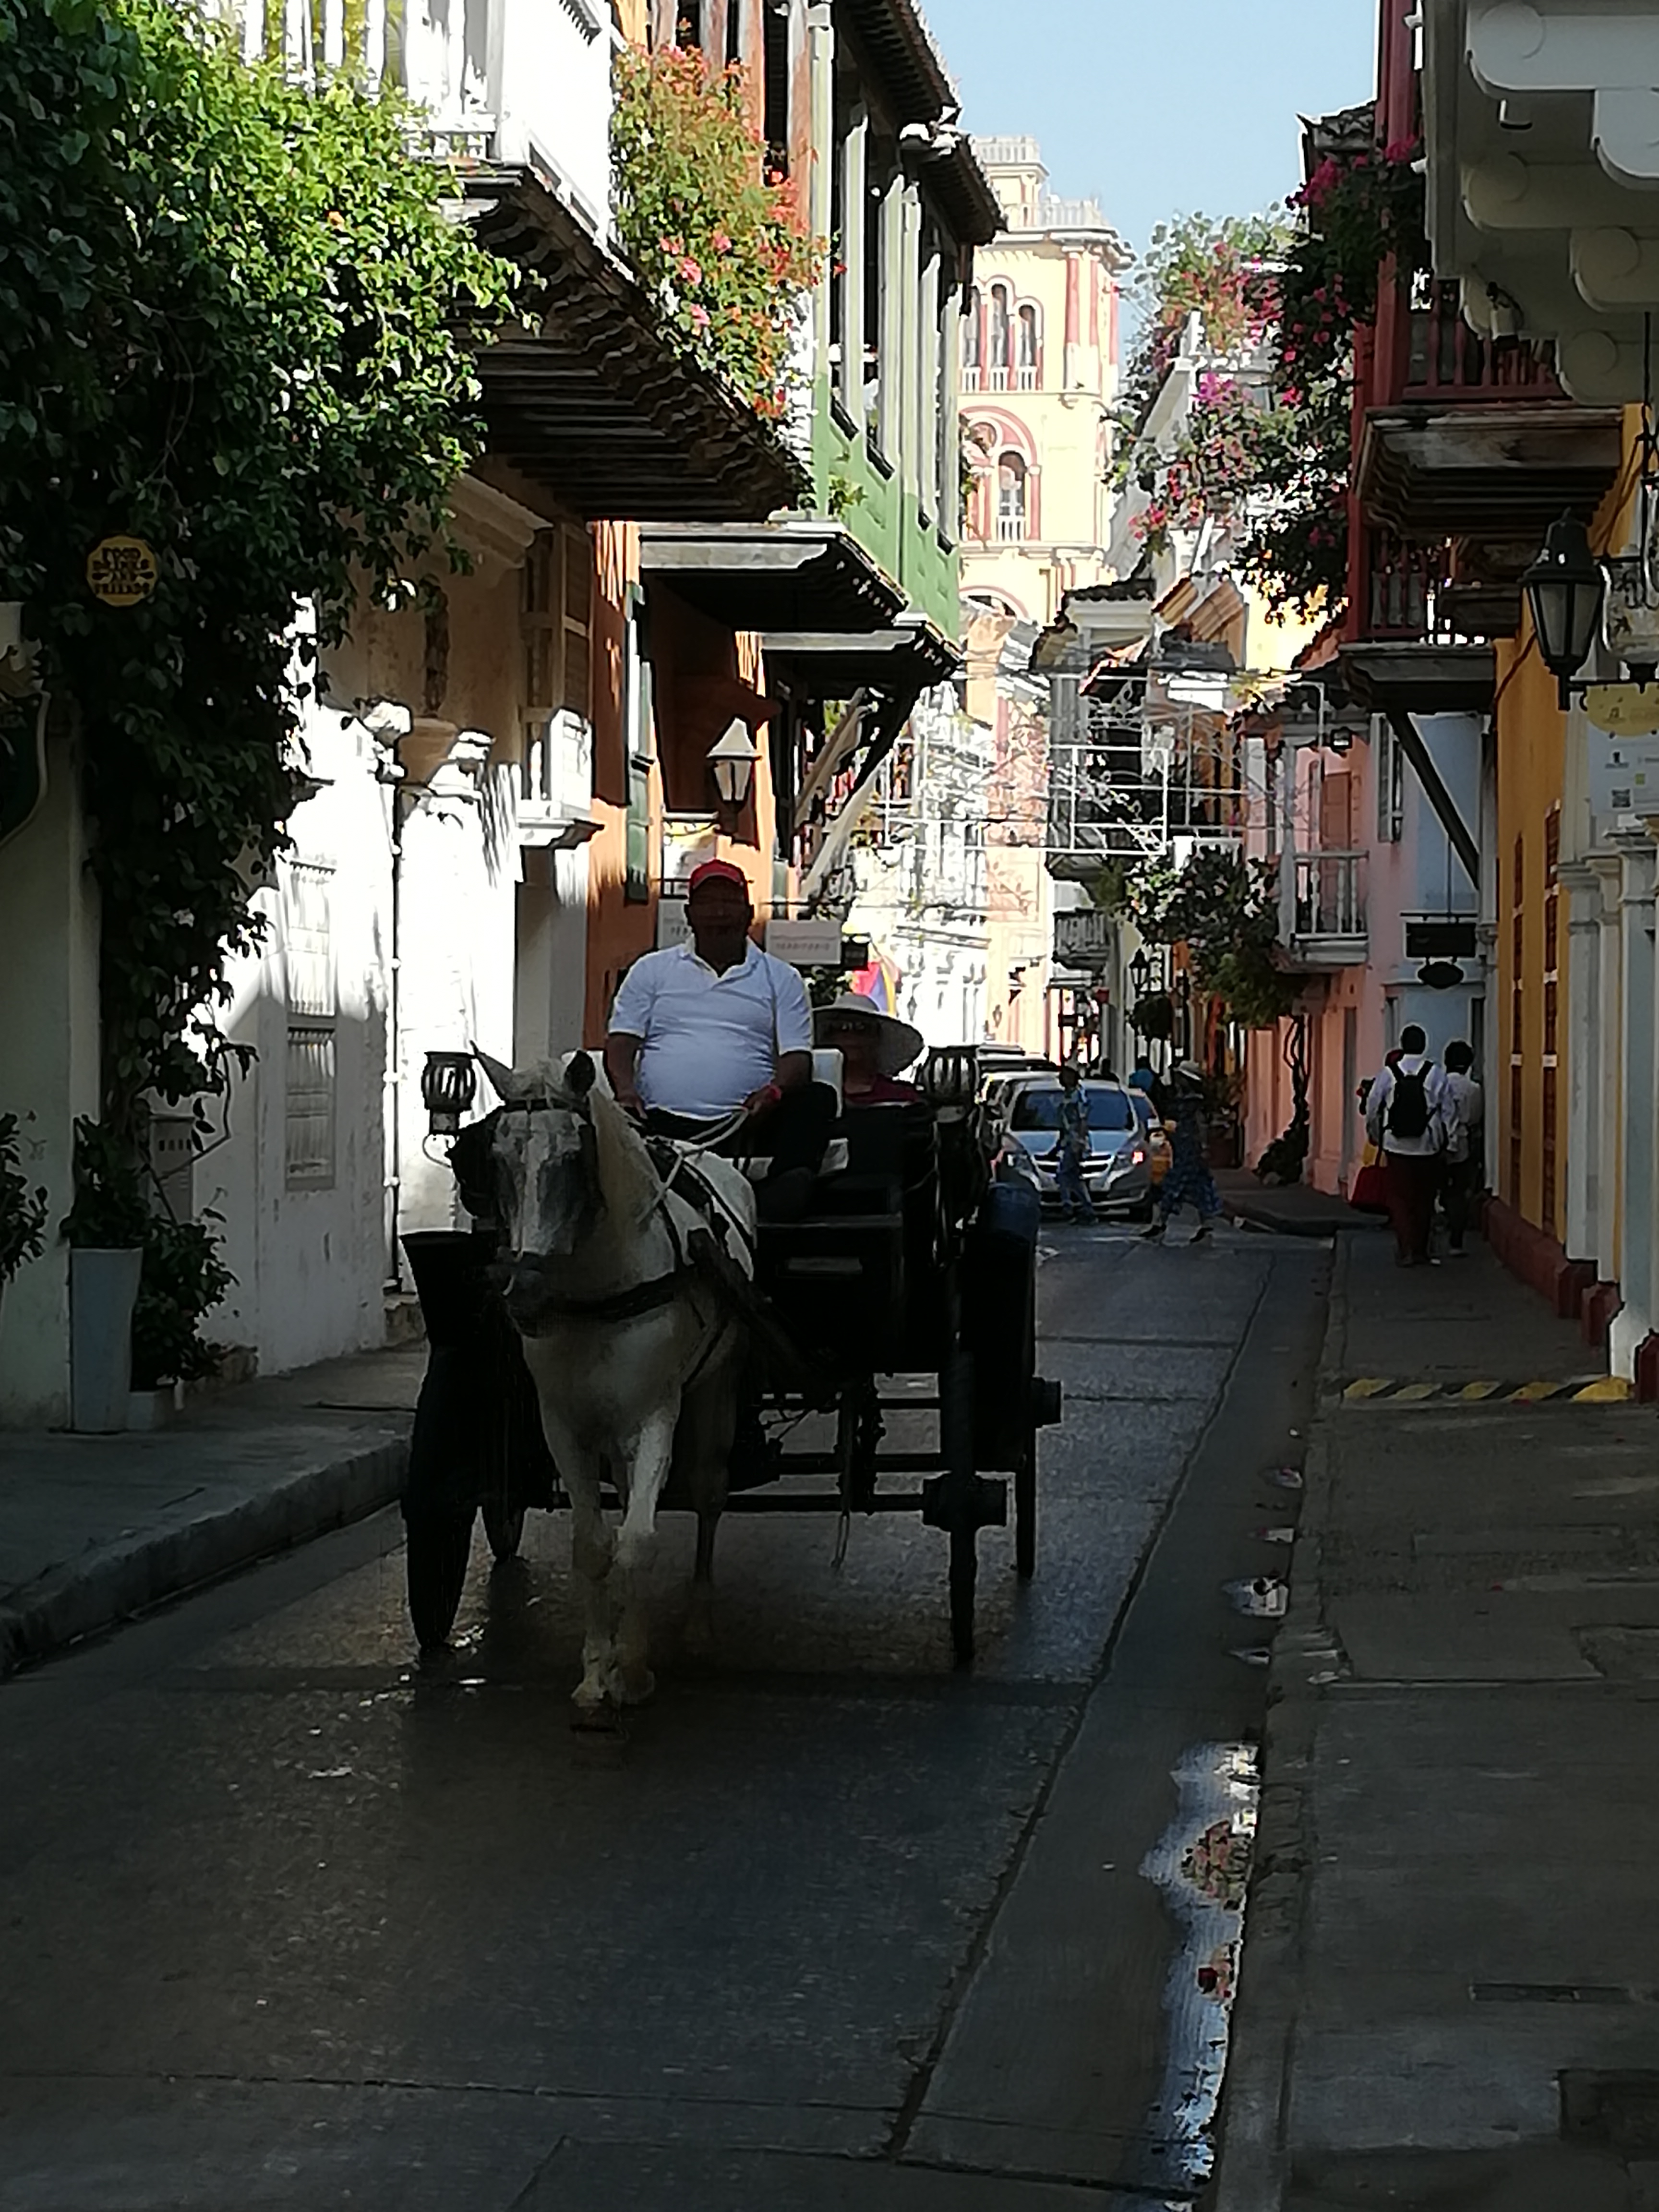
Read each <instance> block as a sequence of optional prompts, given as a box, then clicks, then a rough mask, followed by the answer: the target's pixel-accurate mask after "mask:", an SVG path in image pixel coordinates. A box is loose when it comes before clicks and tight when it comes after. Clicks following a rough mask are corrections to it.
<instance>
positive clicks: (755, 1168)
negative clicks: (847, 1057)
mask: <svg viewBox="0 0 1659 2212" xmlns="http://www.w3.org/2000/svg"><path fill="white" fill-rule="evenodd" d="M841 1073H842V1060H841V1054H840V1051H839V1050H838V1049H837V1048H834V1047H830V1046H819V1047H818V1048H817V1049H816V1050H815V1051H814V1052H813V1054H812V1080H813V1082H814V1083H822V1084H823V1085H825V1086H826V1088H827V1089H829V1090H830V1091H834V1092H835V1094H836V1119H837V1120H839V1119H840V1117H841V1115H842V1113H843V1111H844V1110H845V1109H846V1104H847V1101H846V1099H845V1097H843V1095H842V1087H841ZM848 1158H849V1154H848V1146H847V1139H846V1138H845V1137H831V1138H830V1139H829V1144H828V1145H827V1146H825V1148H824V1154H823V1164H822V1166H821V1167H820V1168H819V1170H818V1177H819V1180H820V1181H822V1180H823V1178H824V1177H825V1176H836V1175H845V1174H846V1172H847V1169H848ZM738 1165H739V1166H740V1167H741V1168H742V1170H743V1171H744V1175H746V1176H748V1178H749V1180H750V1182H765V1180H766V1178H767V1176H769V1175H770V1174H771V1172H772V1162H771V1160H770V1158H769V1156H768V1155H767V1154H765V1153H763V1152H761V1153H756V1154H754V1155H753V1156H752V1157H751V1158H748V1159H744V1160H740V1161H739V1162H738Z"/></svg>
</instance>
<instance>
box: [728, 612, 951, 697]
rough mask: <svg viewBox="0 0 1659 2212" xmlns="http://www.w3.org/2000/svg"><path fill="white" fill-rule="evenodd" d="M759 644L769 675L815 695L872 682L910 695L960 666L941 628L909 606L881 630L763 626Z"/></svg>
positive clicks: (843, 692)
mask: <svg viewBox="0 0 1659 2212" xmlns="http://www.w3.org/2000/svg"><path fill="white" fill-rule="evenodd" d="M761 644H762V646H763V648H764V650H765V653H766V667H767V673H768V676H769V677H772V676H778V677H781V678H783V679H784V680H785V681H787V682H791V683H793V684H799V686H800V687H801V688H802V689H803V690H806V691H808V692H810V693H811V696H813V697H814V698H817V699H846V698H849V697H850V696H852V694H853V693H854V691H856V690H860V687H863V688H866V689H867V688H871V687H873V688H875V689H878V690H882V691H885V692H889V693H893V692H899V691H907V692H908V694H909V696H910V697H911V698H912V700H914V699H915V698H916V697H917V696H919V695H920V694H921V692H923V691H925V690H927V687H928V686H929V684H948V683H949V682H950V681H951V678H952V677H954V676H956V675H957V674H958V673H959V671H960V670H961V668H962V665H963V663H962V654H961V653H960V651H959V650H958V648H957V647H956V646H954V645H952V644H951V641H950V639H949V638H948V637H946V636H945V633H944V631H943V630H941V629H936V628H935V627H934V625H933V623H931V622H929V621H928V619H927V616H926V615H922V614H917V613H915V611H911V612H908V613H906V614H902V615H900V616H899V617H898V618H897V620H896V622H894V623H890V625H889V626H888V627H887V628H886V629H867V630H829V629H810V630H767V631H764V632H763V634H762V637H761ZM907 711H908V710H907Z"/></svg>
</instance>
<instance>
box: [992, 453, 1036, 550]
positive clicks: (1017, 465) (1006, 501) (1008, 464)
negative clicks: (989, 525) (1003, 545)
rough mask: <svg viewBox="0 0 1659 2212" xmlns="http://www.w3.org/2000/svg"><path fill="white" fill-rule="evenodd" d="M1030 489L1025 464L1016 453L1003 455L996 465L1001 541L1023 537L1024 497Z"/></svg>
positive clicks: (998, 525)
mask: <svg viewBox="0 0 1659 2212" xmlns="http://www.w3.org/2000/svg"><path fill="white" fill-rule="evenodd" d="M1029 489H1030V486H1029V483H1028V482H1027V477H1026V471H1025V462H1024V457H1023V456H1022V455H1020V454H1018V453H1004V454H1003V456H1002V458H1001V459H1000V460H999V462H998V463H997V536H998V537H999V538H1003V539H1010V538H1024V535H1025V508H1026V495H1027V492H1028V490H1029Z"/></svg>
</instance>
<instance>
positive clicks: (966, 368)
mask: <svg viewBox="0 0 1659 2212" xmlns="http://www.w3.org/2000/svg"><path fill="white" fill-rule="evenodd" d="M962 388H963V391H964V392H977V391H978V390H979V363H978V362H976V361H964V362H963V364H962Z"/></svg>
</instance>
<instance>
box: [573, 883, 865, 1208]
mask: <svg viewBox="0 0 1659 2212" xmlns="http://www.w3.org/2000/svg"><path fill="white" fill-rule="evenodd" d="M685 910H686V915H687V917H688V919H689V920H690V924H691V941H690V944H688V945H672V946H670V947H668V948H666V949H665V950H664V951H660V952H647V953H645V954H644V955H643V956H642V957H641V958H640V959H638V960H636V961H635V963H634V965H633V966H632V967H631V968H630V969H629V971H628V973H627V975H625V976H624V977H623V983H622V987H621V989H620V990H619V991H618V992H617V1000H616V1004H615V1005H614V1006H612V1008H611V1030H610V1035H609V1036H607V1038H606V1039H605V1073H606V1074H607V1075H608V1076H609V1077H610V1079H611V1091H612V1092H613V1093H614V1094H615V1097H616V1099H617V1103H618V1105H620V1106H621V1107H623V1109H624V1110H625V1111H626V1112H628V1113H629V1114H632V1115H635V1118H636V1119H638V1120H641V1121H644V1123H645V1125H646V1127H647V1128H648V1129H653V1130H656V1131H659V1132H660V1133H664V1134H665V1135H669V1136H691V1137H698V1136H703V1135H705V1134H706V1133H708V1130H709V1129H710V1128H712V1127H715V1126H717V1125H718V1124H719V1123H720V1122H721V1121H729V1120H730V1119H731V1117H732V1115H734V1114H738V1113H741V1114H742V1115H744V1123H743V1126H742V1127H740V1128H739V1129H737V1130H735V1131H733V1132H732V1133H730V1134H728V1135H727V1136H726V1137H725V1138H724V1139H721V1141H720V1145H719V1146H718V1149H719V1150H720V1151H721V1152H766V1153H767V1154H769V1156H770V1158H771V1163H772V1164H771V1168H770V1170H769V1174H768V1176H767V1178H766V1181H765V1182H763V1184H762V1185H761V1188H760V1191H759V1193H758V1205H759V1210H760V1212H761V1214H762V1217H763V1218H767V1219H771V1220H784V1219H788V1218H793V1217H794V1216H796V1215H797V1214H799V1212H802V1211H803V1210H804V1209H805V1204H806V1200H807V1199H808V1197H809V1196H810V1194H811V1187H812V1181H813V1177H814V1176H815V1175H816V1174H817V1170H818V1167H819V1165H820V1164H821V1163H822V1161H823V1153H824V1148H825V1146H826V1145H827V1144H828V1142H829V1131H830V1127H831V1125H832V1123H833V1122H834V1121H835V1118H836V1094H835V1092H834V1091H831V1090H830V1089H829V1087H828V1086H827V1085H823V1084H817V1083H814V1082H813V1080H812V1013H811V1007H810V1006H809V1005H808V1003H807V997H806V986H805V983H804V982H803V981H802V980H801V976H800V971H799V969H795V968H792V967H791V966H790V965H789V963H788V962H787V961H785V960H778V959H775V958H774V957H773V956H772V955H771V954H770V953H769V952H763V951H761V949H760V947H759V946H758V945H756V944H755V943H754V942H753V940H752V939H750V934H749V927H750V923H751V922H752V921H753V920H754V918H755V915H754V908H753V907H752V906H751V904H750V898H749V884H748V880H747V878H745V877H744V873H743V871H742V870H741V869H740V868H737V867H734V866H732V863H731V862H730V861H729V860H705V861H704V862H703V864H702V866H701V867H700V868H696V869H695V870H694V871H693V872H692V876H691V880H690V884H689V885H688V886H687V890H686V902H685Z"/></svg>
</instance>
